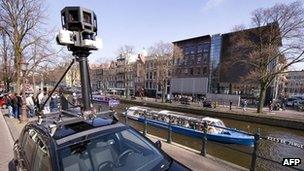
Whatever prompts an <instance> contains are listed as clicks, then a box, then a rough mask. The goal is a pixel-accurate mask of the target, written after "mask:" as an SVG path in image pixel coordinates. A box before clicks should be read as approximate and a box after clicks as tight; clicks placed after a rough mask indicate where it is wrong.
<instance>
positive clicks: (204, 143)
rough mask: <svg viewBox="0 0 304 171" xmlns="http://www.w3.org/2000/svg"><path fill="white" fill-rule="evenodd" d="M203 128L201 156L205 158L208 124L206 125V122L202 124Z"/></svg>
mask: <svg viewBox="0 0 304 171" xmlns="http://www.w3.org/2000/svg"><path fill="white" fill-rule="evenodd" d="M203 126H204V128H203V129H204V137H203V142H202V150H201V155H202V156H204V157H206V155H207V148H206V147H207V146H206V145H207V128H208V124H207V122H204V124H203Z"/></svg>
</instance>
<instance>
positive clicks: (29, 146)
mask: <svg viewBox="0 0 304 171" xmlns="http://www.w3.org/2000/svg"><path fill="white" fill-rule="evenodd" d="M36 134H37V133H36ZM33 136H34V132H33V129H29V130H27V131H26V132H25V135H24V141H23V144H22V146H23V150H24V154H25V156H24V157H25V159H26V161H27V162H28V163H29V164H30V163H32V160H33V156H34V155H33V154H34V152H35V148H36V144H35V142H34V140H33Z"/></svg>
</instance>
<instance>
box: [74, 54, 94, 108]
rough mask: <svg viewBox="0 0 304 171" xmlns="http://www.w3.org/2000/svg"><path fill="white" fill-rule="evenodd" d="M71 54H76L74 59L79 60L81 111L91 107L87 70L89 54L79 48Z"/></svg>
mask: <svg viewBox="0 0 304 171" xmlns="http://www.w3.org/2000/svg"><path fill="white" fill-rule="evenodd" d="M73 55H75V56H76V61H77V62H79V68H80V81H81V93H82V102H83V111H89V110H90V109H91V102H90V89H91V88H90V87H91V85H90V80H89V79H90V78H89V70H88V69H89V68H88V56H89V55H90V52H89V51H86V50H79V51H76V52H74V53H73Z"/></svg>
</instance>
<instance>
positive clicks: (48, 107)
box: [40, 91, 51, 114]
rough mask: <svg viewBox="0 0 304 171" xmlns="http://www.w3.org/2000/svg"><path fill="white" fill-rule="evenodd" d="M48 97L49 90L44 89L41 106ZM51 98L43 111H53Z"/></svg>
mask: <svg viewBox="0 0 304 171" xmlns="http://www.w3.org/2000/svg"><path fill="white" fill-rule="evenodd" d="M47 98H48V95H47V92H46V91H44V92H43V98H42V99H41V104H40V105H41V107H42V105H43V104H44V103H45V102H46V100H47ZM50 101H51V100H50V99H49V100H48V101H47V102H46V103H45V105H44V107H43V113H44V114H45V113H50V112H51V111H50Z"/></svg>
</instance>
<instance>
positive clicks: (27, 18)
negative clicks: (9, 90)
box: [0, 0, 49, 91]
mask: <svg viewBox="0 0 304 171" xmlns="http://www.w3.org/2000/svg"><path fill="white" fill-rule="evenodd" d="M43 3H44V1H42V0H14V1H8V0H1V1H0V28H1V29H2V30H3V31H4V32H5V34H6V35H7V37H8V39H9V40H10V43H11V45H12V49H13V59H14V80H15V81H16V90H17V91H19V90H20V83H21V79H22V77H20V73H21V66H20V64H21V63H22V62H29V63H30V62H31V59H32V58H33V57H31V56H33V55H32V52H31V50H30V48H31V47H32V46H33V45H34V44H36V45H40V46H41V45H44V47H43V48H41V49H43V51H44V52H43V53H41V55H42V54H45V53H47V52H46V51H47V49H48V48H46V47H47V45H49V44H45V42H44V40H46V39H45V38H46V37H47V35H48V33H46V32H44V31H45V29H43V28H42V25H43V24H44V23H43V21H44V14H43V13H44V6H43ZM34 56H36V54H35V55H34ZM36 59H37V58H36ZM39 62H41V61H40V60H39V59H37V60H36V61H35V62H34V63H36V64H37V63H39ZM32 66H37V65H32Z"/></svg>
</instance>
